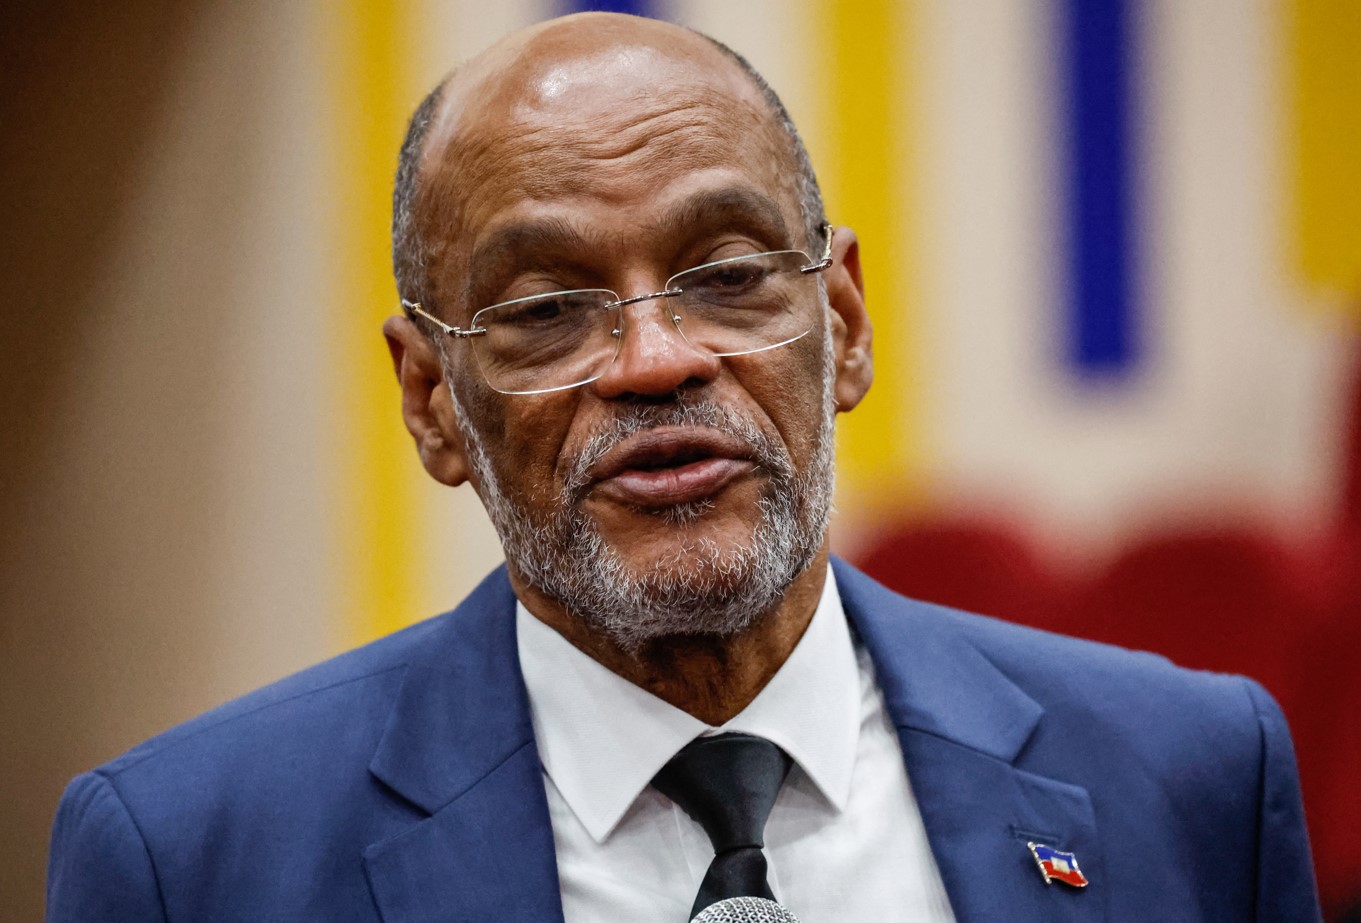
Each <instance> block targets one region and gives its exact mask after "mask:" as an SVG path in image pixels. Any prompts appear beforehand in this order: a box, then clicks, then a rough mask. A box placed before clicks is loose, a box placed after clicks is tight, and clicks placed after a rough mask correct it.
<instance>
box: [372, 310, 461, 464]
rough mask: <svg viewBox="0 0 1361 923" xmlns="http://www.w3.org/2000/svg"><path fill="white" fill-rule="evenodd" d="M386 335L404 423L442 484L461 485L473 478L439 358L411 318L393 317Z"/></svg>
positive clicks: (422, 461) (384, 327)
mask: <svg viewBox="0 0 1361 923" xmlns="http://www.w3.org/2000/svg"><path fill="white" fill-rule="evenodd" d="M383 336H384V337H386V338H387V342H388V352H390V353H391V354H392V369H393V371H395V372H396V373H397V383H398V384H400V385H401V386H402V420H403V421H405V423H406V428H407V431H408V432H409V433H411V436H412V438H414V439H415V440H416V450H417V451H418V452H420V456H421V464H423V465H425V470H426V471H428V472H430V476H431V477H433V478H434V479H435V480H437V481H439V482H440V483H441V484H448V485H449V486H450V487H457V486H458V485H459V484H462V483H463V482H464V481H466V480H467V479H468V457H467V451H466V449H465V448H464V442H463V433H462V431H461V430H460V429H459V424H458V415H457V414H456V413H455V412H454V405H453V401H452V400H451V399H450V397H449V384H448V382H446V381H445V380H444V370H443V369H442V368H441V366H440V361H439V354H438V353H437V352H436V351H435V346H434V344H433V343H431V342H430V340H429V339H428V338H427V337H426V336H425V334H423V333H422V332H421V330H420V328H419V327H417V326H416V324H415V322H414V321H412V320H411V319H410V318H409V317H403V316H401V315H398V316H396V317H389V318H388V319H387V321H386V322H385V323H384V324H383Z"/></svg>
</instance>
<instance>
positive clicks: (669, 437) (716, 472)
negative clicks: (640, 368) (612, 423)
mask: <svg viewBox="0 0 1361 923" xmlns="http://www.w3.org/2000/svg"><path fill="white" fill-rule="evenodd" d="M755 467H756V463H755V461H754V460H753V459H752V457H751V449H750V448H749V447H748V446H747V445H746V444H745V443H743V442H742V441H741V440H739V439H736V438H734V437H732V436H729V435H727V434H726V433H723V432H720V431H718V430H714V429H703V428H695V427H659V428H657V429H651V430H645V431H643V432H640V433H635V434H633V435H632V436H629V437H628V438H626V439H624V440H623V441H622V442H620V443H619V444H618V445H617V446H615V447H614V448H612V449H611V450H610V451H609V452H607V453H606V454H605V456H604V457H603V458H601V459H600V461H599V463H597V464H596V466H595V467H594V468H592V469H591V472H590V479H591V480H590V484H589V485H588V487H587V489H586V496H588V497H600V498H603V499H608V500H613V501H615V502H618V503H623V504H626V505H628V506H634V507H644V508H662V507H667V506H674V505H676V504H680V503H689V502H694V501H697V500H704V499H706V498H708V497H712V496H713V495H715V494H717V493H718V492H719V491H721V490H722V489H723V488H725V487H727V486H728V484H730V483H732V482H733V481H734V480H736V479H738V478H740V477H742V476H743V475H745V474H748V473H750V472H751V471H752V470H754V469H755Z"/></svg>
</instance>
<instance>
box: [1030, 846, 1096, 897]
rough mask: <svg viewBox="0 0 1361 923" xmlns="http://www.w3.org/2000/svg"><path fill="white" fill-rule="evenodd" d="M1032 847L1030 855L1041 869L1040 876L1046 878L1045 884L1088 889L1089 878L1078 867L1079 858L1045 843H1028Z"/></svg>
mask: <svg viewBox="0 0 1361 923" xmlns="http://www.w3.org/2000/svg"><path fill="white" fill-rule="evenodd" d="M1025 845H1026V846H1028V847H1030V854H1031V855H1032V856H1034V857H1035V864H1036V865H1037V866H1039V868H1040V874H1041V875H1043V876H1044V883H1045V884H1051V883H1052V882H1055V881H1061V882H1063V883H1064V884H1066V885H1068V886H1069V887H1070V888H1085V887H1087V876H1086V875H1083V874H1082V869H1080V868H1078V867H1077V856H1076V855H1074V854H1073V853H1070V852H1059V851H1058V850H1057V849H1055V848H1054V847H1052V846H1045V845H1044V844H1043V843H1026V844H1025Z"/></svg>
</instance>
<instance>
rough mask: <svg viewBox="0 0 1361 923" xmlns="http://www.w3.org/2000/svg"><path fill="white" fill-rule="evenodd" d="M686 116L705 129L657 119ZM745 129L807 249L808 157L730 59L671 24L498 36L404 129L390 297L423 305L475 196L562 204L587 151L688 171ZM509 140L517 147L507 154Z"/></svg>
mask: <svg viewBox="0 0 1361 923" xmlns="http://www.w3.org/2000/svg"><path fill="white" fill-rule="evenodd" d="M659 102H662V103H664V104H665V106H664V107H663V106H659V105H658V103H659ZM663 108H664V109H665V110H667V111H662V110H663ZM687 109H691V110H692V111H695V112H699V111H701V110H702V111H704V112H705V113H706V116H705V117H706V118H707V120H708V122H709V123H710V124H709V125H708V127H709V128H711V129H712V130H711V131H707V132H706V131H696V130H693V129H694V128H696V126H695V125H686V124H683V123H678V120H675V119H669V118H668V117H667V116H668V114H669V113H671V112H675V111H684V110H687ZM753 130H754V131H756V132H759V133H760V134H761V135H763V136H764V137H765V139H766V142H767V147H768V148H769V151H768V152H767V153H768V155H769V156H770V157H771V158H772V160H773V161H775V162H779V163H780V164H781V165H782V168H783V176H782V183H783V184H784V185H786V186H787V189H788V192H789V194H790V195H791V196H792V197H793V199H794V200H795V201H796V202H797V207H798V211H799V216H798V217H799V219H800V221H801V224H802V225H803V226H804V234H805V237H806V238H807V239H808V240H809V241H812V240H814V239H815V238H816V237H817V234H818V230H817V229H818V226H819V225H820V223H821V222H822V220H823V209H822V202H821V196H820V193H819V190H818V185H817V180H816V177H815V175H814V173H813V169H812V165H811V162H810V160H809V158H808V154H807V152H806V150H805V148H804V146H803V143H802V140H801V139H800V138H799V135H798V132H797V130H796V129H795V127H794V124H793V122H792V120H791V119H790V117H789V114H788V112H787V111H786V109H785V107H784V105H783V104H782V103H781V101H780V99H779V97H778V96H777V95H776V94H775V92H774V91H773V90H772V89H771V88H770V86H769V85H768V84H767V83H766V81H765V80H764V79H763V78H762V77H761V76H760V75H759V74H758V73H757V72H756V71H755V70H754V69H753V68H752V67H751V65H750V64H749V63H748V62H747V61H746V60H745V59H744V58H742V57H741V56H740V55H739V54H737V53H736V52H734V51H732V50H731V49H730V48H728V47H727V46H725V45H723V44H722V43H720V42H718V41H716V40H714V39H711V38H709V37H707V36H704V35H701V34H699V33H697V32H694V31H692V30H690V29H686V28H683V27H681V26H676V25H673V24H670V23H664V22H660V21H657V20H652V19H643V18H639V17H634V16H624V15H619V14H611V13H584V14H579V15H576V16H568V17H563V18H561V19H555V20H551V21H549V22H545V23H540V24H538V25H535V26H532V27H530V28H528V29H525V30H522V31H521V32H517V33H515V34H513V35H510V36H508V37H506V38H505V39H503V40H502V41H500V42H498V43H497V44H496V45H493V46H492V47H491V48H488V49H487V50H486V51H484V52H482V53H481V54H479V55H478V56H477V57H476V58H474V59H472V60H471V61H469V62H467V63H466V64H465V65H463V66H461V67H460V68H458V69H457V70H456V71H455V72H454V73H453V74H451V75H450V76H449V77H447V78H446V79H445V80H444V81H443V82H442V83H441V84H440V85H439V86H437V87H436V88H435V89H434V90H433V91H432V92H431V93H430V94H429V95H428V96H427V97H426V98H425V100H424V101H423V102H422V103H421V105H420V107H419V108H418V109H417V111H416V113H415V114H414V116H413V117H412V119H411V123H410V125H409V126H408V131H407V137H406V141H405V143H404V144H403V147H402V151H401V156H400V159H399V164H398V171H397V180H396V188H395V190H394V203H393V204H394V208H393V268H394V272H395V274H396V277H397V286H398V290H399V292H400V294H401V295H402V297H404V298H407V299H409V300H413V301H414V300H427V301H428V300H430V299H432V298H433V295H434V293H433V292H432V291H431V288H432V285H431V279H430V272H431V267H432V265H434V264H436V263H439V262H442V261H445V260H446V259H447V258H448V257H449V255H450V254H449V253H448V250H449V247H450V245H451V244H452V243H453V240H452V238H453V237H455V236H456V235H454V234H450V233H448V232H449V231H451V230H452V229H453V228H455V227H457V226H459V224H460V223H461V220H462V219H463V217H464V214H465V212H466V211H467V210H468V209H469V208H476V207H477V204H478V202H479V200H481V199H485V198H487V197H486V196H479V193H484V192H486V191H488V190H501V189H504V187H506V186H507V185H516V186H517V189H516V191H517V192H520V193H522V194H524V195H527V196H535V195H543V194H547V193H548V192H550V191H551V192H553V193H558V194H560V193H562V192H564V191H568V192H570V187H571V183H572V181H573V176H574V170H573V169H572V157H573V154H579V153H580V149H581V148H583V147H587V146H589V147H590V148H591V150H590V151H589V153H590V155H591V156H592V157H594V158H597V159H612V158H613V159H618V160H619V161H620V162H624V161H626V160H628V159H629V155H630V154H631V153H632V152H634V151H636V150H638V149H640V148H644V147H647V146H648V145H659V144H664V145H666V146H667V149H668V153H669V155H670V156H672V157H673V158H683V159H686V160H687V161H692V162H699V161H703V160H704V159H706V158H709V159H712V158H713V156H714V147H715V145H714V143H713V142H714V137H715V136H717V137H719V138H722V137H723V136H724V135H725V134H728V135H731V136H733V137H736V136H738V135H740V134H743V133H746V134H749V133H751V132H752V131H753ZM507 139H515V140H516V141H517V142H519V143H517V144H516V145H514V148H513V154H514V156H507V154H506V152H505V151H504V150H503V147H504V145H505V142H506V140H507ZM492 198H495V197H492ZM432 228H439V229H440V231H441V232H442V233H439V234H436V233H433V232H432V231H431V229H432ZM423 229H424V230H423Z"/></svg>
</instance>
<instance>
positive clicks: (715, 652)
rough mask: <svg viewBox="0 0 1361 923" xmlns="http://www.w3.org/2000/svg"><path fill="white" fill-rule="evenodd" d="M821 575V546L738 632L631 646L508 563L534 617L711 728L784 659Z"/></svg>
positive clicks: (812, 604) (814, 601)
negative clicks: (633, 648) (770, 604)
mask: <svg viewBox="0 0 1361 923" xmlns="http://www.w3.org/2000/svg"><path fill="white" fill-rule="evenodd" d="M826 579H827V548H826V546H824V547H823V549H822V550H821V551H819V552H818V555H817V557H816V558H814V559H813V563H812V564H810V565H809V566H808V567H807V568H806V569H805V570H804V571H803V573H801V574H799V576H798V577H796V578H794V581H793V582H792V583H791V584H790V585H789V587H788V588H787V589H786V591H785V594H784V596H782V597H781V598H780V601H779V603H777V604H776V605H775V607H774V608H773V609H771V610H770V611H768V612H766V613H764V614H763V615H762V616H761V617H759V618H757V619H756V620H755V621H754V622H753V623H752V625H751V627H749V628H748V629H746V630H745V631H743V632H741V633H740V634H736V635H733V636H731V637H715V636H709V635H695V636H691V635H683V636H678V637H670V638H659V639H657V640H655V641H652V642H650V643H649V644H647V645H646V646H645V647H644V648H643V649H642V650H640V651H636V652H630V651H626V650H624V649H623V648H621V647H620V646H619V645H618V644H616V643H615V642H614V640H613V639H612V638H610V637H608V636H606V635H604V634H603V633H601V632H600V631H598V630H597V629H595V628H594V627H593V626H591V625H589V624H587V623H586V622H584V621H583V620H582V619H580V618H578V617H575V616H573V615H571V613H569V612H568V611H567V609H566V607H564V606H563V605H562V604H561V603H560V602H558V601H557V600H554V599H551V598H550V597H548V596H546V595H544V594H543V593H541V592H539V591H538V590H537V589H535V588H534V587H532V586H529V585H528V584H526V583H525V582H524V581H522V580H521V579H520V578H519V576H518V575H517V574H516V573H515V570H514V569H513V568H512V569H511V585H512V586H513V587H514V589H515V595H516V596H518V597H519V598H520V601H521V602H523V603H524V605H525V608H526V609H528V610H529V611H530V613H531V614H532V615H533V616H534V617H535V618H537V619H538V620H539V621H541V622H543V623H544V624H545V625H547V626H548V627H550V628H552V629H553V630H554V631H556V632H558V634H560V635H562V636H563V637H564V638H566V639H567V640H568V641H569V642H571V644H572V645H573V646H574V647H576V648H577V649H578V650H580V651H582V652H583V653H585V654H586V655H587V656H589V657H591V658H592V659H594V660H595V661H597V662H598V663H600V664H602V665H603V666H605V667H606V668H607V669H609V670H611V671H612V672H614V673H617V674H618V675H620V676H622V677H623V678H624V679H626V680H628V681H629V682H631V683H633V684H634V685H636V686H640V687H642V688H643V689H646V690H647V691H648V692H650V693H652V694H653V695H655V696H657V697H658V698H660V699H662V700H663V701H665V702H668V703H670V704H671V705H674V706H676V707H677V708H679V709H681V710H682V711H684V712H687V713H689V714H691V715H693V716H694V717H696V718H698V719H699V720H700V721H703V722H704V723H706V724H709V725H715V726H717V725H720V724H723V723H724V722H726V721H727V720H728V719H730V718H732V717H733V716H734V715H736V714H737V713H738V712H740V711H741V710H742V709H744V708H746V707H747V705H749V704H750V703H751V700H752V699H754V698H756V696H757V694H758V693H760V691H761V690H762V689H764V688H765V686H766V683H768V682H770V679H771V677H773V676H774V675H775V673H776V672H777V671H778V670H779V669H780V667H781V666H782V665H783V664H784V662H785V661H786V660H787V659H789V655H790V654H791V653H792V652H793V650H794V646H795V645H796V644H798V643H799V639H800V638H802V637H803V633H804V630H805V629H807V627H808V623H809V622H810V621H812V618H813V613H814V612H815V611H816V609H817V605H818V600H819V599H821V597H822V588H823V584H824V583H825V581H826Z"/></svg>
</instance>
